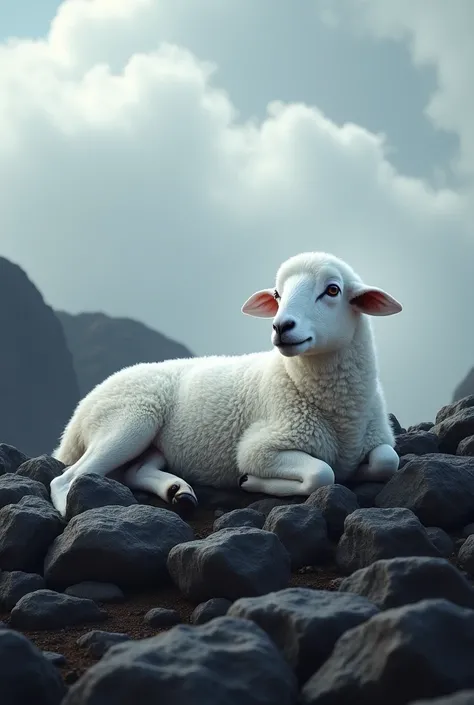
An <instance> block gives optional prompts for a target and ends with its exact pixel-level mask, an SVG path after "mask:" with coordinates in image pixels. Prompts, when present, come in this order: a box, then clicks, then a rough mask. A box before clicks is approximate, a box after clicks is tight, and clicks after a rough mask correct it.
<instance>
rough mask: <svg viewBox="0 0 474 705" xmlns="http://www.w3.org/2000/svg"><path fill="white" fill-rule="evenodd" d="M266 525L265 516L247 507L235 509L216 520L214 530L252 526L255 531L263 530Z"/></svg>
mask: <svg viewBox="0 0 474 705" xmlns="http://www.w3.org/2000/svg"><path fill="white" fill-rule="evenodd" d="M264 523H265V514H262V512H257V511H255V509H249V508H248V507H246V508H244V509H233V510H232V511H230V512H226V513H225V514H222V515H221V516H220V517H218V518H217V519H216V520H215V522H214V526H213V527H212V530H213V531H220V530H221V529H233V528H235V527H236V526H252V527H253V528H254V529H261V528H262V527H263V525H264Z"/></svg>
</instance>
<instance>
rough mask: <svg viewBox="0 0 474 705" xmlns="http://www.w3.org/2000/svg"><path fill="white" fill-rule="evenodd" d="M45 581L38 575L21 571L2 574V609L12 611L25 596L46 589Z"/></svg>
mask: <svg viewBox="0 0 474 705" xmlns="http://www.w3.org/2000/svg"><path fill="white" fill-rule="evenodd" d="M44 586H45V585H44V580H43V578H42V577H41V575H37V574H36V573H23V572H22V571H21V570H14V571H2V572H0V608H1V609H3V610H8V611H10V610H12V609H13V608H14V607H15V605H16V603H17V602H18V601H19V600H21V598H22V597H23V596H24V595H27V594H28V593H29V592H34V591H35V590H41V589H43V588H44Z"/></svg>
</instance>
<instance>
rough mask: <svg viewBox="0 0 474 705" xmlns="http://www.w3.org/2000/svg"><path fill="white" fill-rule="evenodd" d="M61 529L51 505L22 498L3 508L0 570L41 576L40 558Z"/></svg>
mask: <svg viewBox="0 0 474 705" xmlns="http://www.w3.org/2000/svg"><path fill="white" fill-rule="evenodd" d="M31 482H33V480H32V481H31ZM41 487H43V485H41ZM64 526H65V524H64V521H63V519H62V517H61V515H60V514H59V513H58V512H57V511H56V510H55V508H54V507H53V505H52V504H50V502H48V501H46V500H45V499H41V498H40V497H33V496H25V497H23V498H22V499H20V501H19V502H18V503H17V504H8V505H7V506H5V507H3V508H2V509H0V568H2V569H3V570H22V571H25V572H27V573H43V562H44V557H45V556H46V553H47V551H48V549H49V547H50V545H51V544H52V542H53V541H54V539H55V538H56V537H57V536H59V534H60V533H61V532H62V531H63V529H64Z"/></svg>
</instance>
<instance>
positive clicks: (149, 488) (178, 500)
mask: <svg viewBox="0 0 474 705" xmlns="http://www.w3.org/2000/svg"><path fill="white" fill-rule="evenodd" d="M165 465H166V460H165V457H164V455H163V454H162V453H160V451H159V450H156V449H153V450H151V451H149V452H148V453H146V455H145V457H144V458H143V459H142V460H141V461H139V462H137V463H135V464H134V465H132V466H131V467H129V468H128V469H127V470H126V472H125V474H124V477H123V481H124V483H125V484H126V485H127V486H128V487H130V489H132V490H145V492H151V493H152V494H155V495H158V497H161V499H162V500H164V501H165V502H168V504H176V505H179V507H182V508H185V509H193V508H194V507H196V506H197V503H198V501H197V497H196V495H195V494H194V490H193V488H192V487H191V486H190V485H188V483H187V482H184V480H182V479H181V478H180V477H177V476H176V475H172V474H171V473H169V472H164V470H163V469H162V468H164V467H165Z"/></svg>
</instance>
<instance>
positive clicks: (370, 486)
mask: <svg viewBox="0 0 474 705" xmlns="http://www.w3.org/2000/svg"><path fill="white" fill-rule="evenodd" d="M384 486H385V483H384V482H361V483H360V484H359V485H355V486H354V487H352V492H353V493H354V494H355V496H356V499H357V502H358V504H359V507H360V508H361V509H363V508H368V507H374V506H375V498H376V496H377V495H378V494H379V493H380V492H381V490H382V488H383V487H384Z"/></svg>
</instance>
